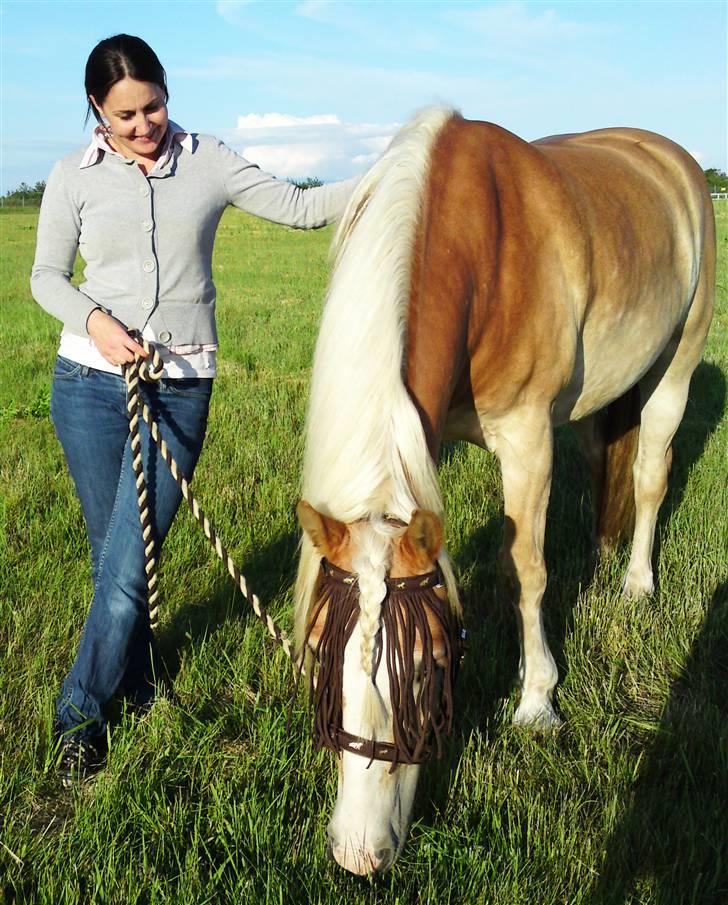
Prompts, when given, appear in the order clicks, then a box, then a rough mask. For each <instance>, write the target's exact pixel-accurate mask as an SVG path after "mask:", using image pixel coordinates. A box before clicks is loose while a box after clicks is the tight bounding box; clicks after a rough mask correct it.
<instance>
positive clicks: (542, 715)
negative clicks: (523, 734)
mask: <svg viewBox="0 0 728 905" xmlns="http://www.w3.org/2000/svg"><path fill="white" fill-rule="evenodd" d="M513 725H514V726H521V727H523V728H524V729H530V730H531V731H532V732H551V731H553V730H554V729H558V728H559V727H560V726H562V725H563V721H562V720H561V718H560V717H559V716H558V714H557V713H556V711H555V710H554V708H553V706H552V704H551V702H550V701H546V703H543V702H541V703H540V704H537V705H533V704H531V705H530V706H529V705H528V703H527V702H526V701H521V703H520V704H519V705H518V709H517V710H516V712H515V714H514V716H513Z"/></svg>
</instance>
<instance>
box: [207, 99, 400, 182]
mask: <svg viewBox="0 0 728 905" xmlns="http://www.w3.org/2000/svg"><path fill="white" fill-rule="evenodd" d="M398 128H399V123H382V124H379V123H344V122H341V120H340V119H339V118H338V117H337V116H335V115H334V114H327V113H324V114H316V115H313V116H291V115H290V114H286V113H262V114H260V113H247V114H244V115H241V116H239V117H238V126H237V128H236V129H234V130H230V131H227V132H225V133H223V135H222V137H223V138H224V139H225V141H226V142H227V143H228V144H229V145H230V146H231V147H233V148H235V150H237V151H239V152H240V153H241V154H242V155H243V156H244V157H246V158H247V159H248V160H250V161H252V162H253V163H257V164H258V165H259V166H260V167H262V168H263V169H264V170H268V171H269V172H271V173H274V174H275V175H276V176H279V177H284V178H305V177H306V176H316V177H318V178H320V179H324V180H327V181H328V180H332V179H344V178H346V177H347V176H352V175H354V174H355V173H361V172H363V171H364V170H365V169H367V168H368V167H369V166H371V164H372V163H374V161H375V160H376V159H377V157H379V155H380V154H381V153H382V152H383V151H384V150H385V149H386V148H387V146H388V145H389V142H390V141H391V140H392V136H393V135H394V133H395V132H396V131H397V129H398Z"/></svg>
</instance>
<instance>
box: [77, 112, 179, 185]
mask: <svg viewBox="0 0 728 905" xmlns="http://www.w3.org/2000/svg"><path fill="white" fill-rule="evenodd" d="M175 142H177V144H179V145H181V146H182V147H183V148H184V149H185V151H189V153H190V154H191V153H192V152H193V151H194V149H195V141H194V136H193V135H192V133H191V132H187V131H185V129H183V128H182V127H181V126H178V125H177V123H173V122H172V120H171V119H170V120H169V123H168V125H167V134H166V135H165V137H164V139H163V141H162V151H161V153H160V155H159V157H158V158H157V160H156V161H155V163H154V166H153V167H152V169H151V170H150V175H151V174H152V173H153V172H154V171H155V170H159V169H161V168H162V167H164V166H166V164H167V163H168V162H169V160H170V158H171V156H172V150H173V148H174V143H175ZM102 151H103V152H104V153H106V154H113V155H114V157H119V158H120V159H121V160H127V158H126V157H124V156H123V154H119V152H118V151H115V150H114V149H113V148H112V147H111V145H110V144H109V143H108V141H107V131H106V127H105V126H96V128H95V129H94V131H93V134H92V136H91V143H90V144H89V146H88V148H86V152H85V153H84V155H83V158H82V159H81V163H80V164H79V165H78V168H79V170H83V169H85V168H86V167H91V166H93V165H94V164H95V163H96V162H97V161H98V160H99V159H100V158H101V156H102V155H101V152H102Z"/></svg>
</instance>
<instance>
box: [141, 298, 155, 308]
mask: <svg viewBox="0 0 728 905" xmlns="http://www.w3.org/2000/svg"><path fill="white" fill-rule="evenodd" d="M153 307H154V299H150V298H149V297H147V298H143V299H142V308H145V309H146V310H147V311H149V309H150V308H153Z"/></svg>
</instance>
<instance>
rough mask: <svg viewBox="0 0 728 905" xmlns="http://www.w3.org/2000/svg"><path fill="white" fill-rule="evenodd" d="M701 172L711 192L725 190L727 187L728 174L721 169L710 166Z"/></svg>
mask: <svg viewBox="0 0 728 905" xmlns="http://www.w3.org/2000/svg"><path fill="white" fill-rule="evenodd" d="M703 172H704V173H705V178H706V179H707V181H708V186H709V188H710V191H711V192H725V191H726V189H728V176H727V175H726V174H725V173H724V172H723V170H718V169H716V168H715V167H711V168H710V169H709V170H703Z"/></svg>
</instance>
